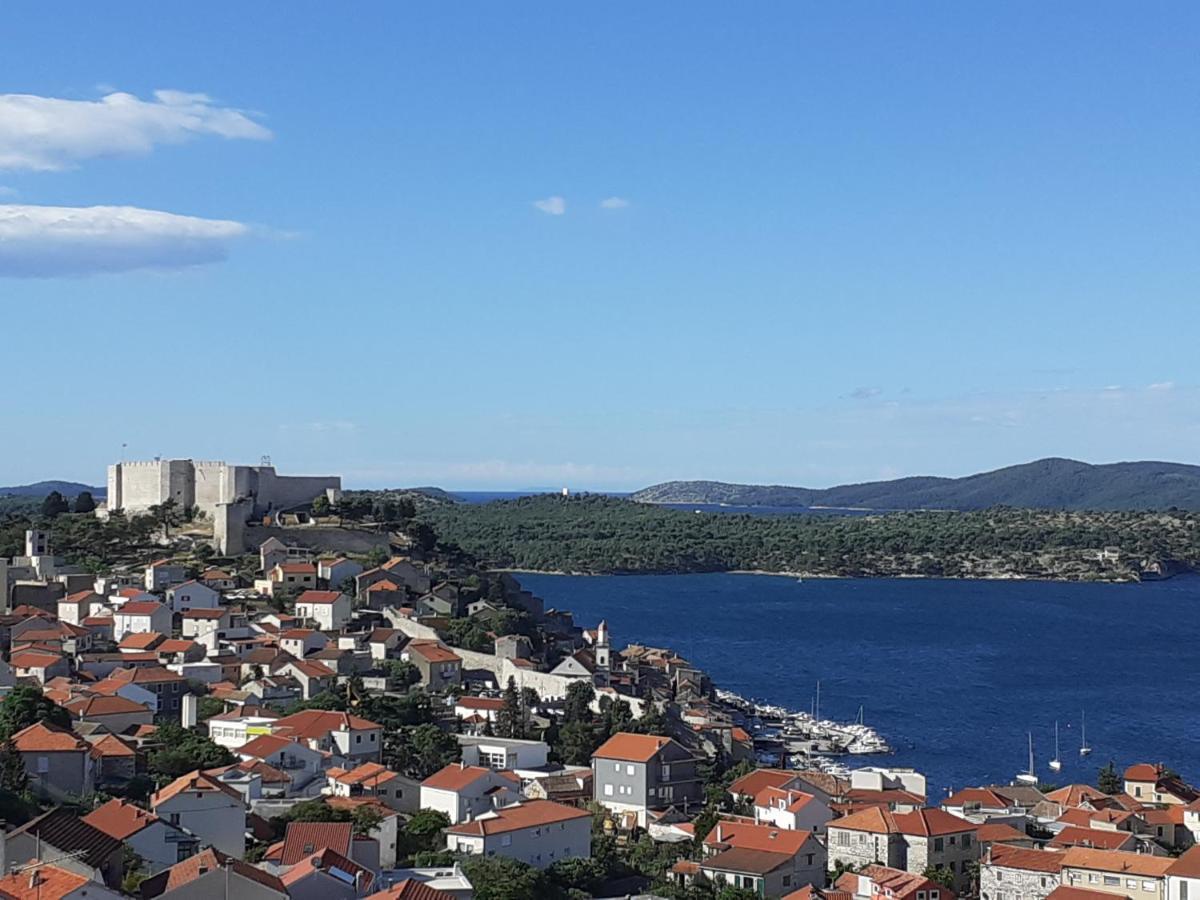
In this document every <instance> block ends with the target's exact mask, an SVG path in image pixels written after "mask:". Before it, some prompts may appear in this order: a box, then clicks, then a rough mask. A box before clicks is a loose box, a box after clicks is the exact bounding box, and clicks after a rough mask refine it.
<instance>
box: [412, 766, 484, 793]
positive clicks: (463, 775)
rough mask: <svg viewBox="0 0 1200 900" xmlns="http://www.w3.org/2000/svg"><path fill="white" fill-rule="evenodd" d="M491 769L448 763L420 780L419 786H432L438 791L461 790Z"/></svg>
mask: <svg viewBox="0 0 1200 900" xmlns="http://www.w3.org/2000/svg"><path fill="white" fill-rule="evenodd" d="M491 771H492V770H491V769H485V768H483V767H482V766H465V765H463V764H461V763H450V765H448V766H446V767H445V768H442V769H439V770H438V771H436V772H434V773H433V774H432V775H430V776H429V777H428V778H426V779H425V780H424V781H422V782H421V787H427V788H433V789H435V790H439V791H461V790H462V789H463V788H465V787H467V786H468V785H471V784H474V783H475V782H476V781H478V780H479V779H480V778H484V777H486V776H487V775H489V774H491Z"/></svg>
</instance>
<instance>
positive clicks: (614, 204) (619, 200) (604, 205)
mask: <svg viewBox="0 0 1200 900" xmlns="http://www.w3.org/2000/svg"><path fill="white" fill-rule="evenodd" d="M628 205H629V201H628V200H626V199H625V198H624V197H605V198H604V199H603V200H601V201H600V208H601V209H624V208H625V207H627V206H628Z"/></svg>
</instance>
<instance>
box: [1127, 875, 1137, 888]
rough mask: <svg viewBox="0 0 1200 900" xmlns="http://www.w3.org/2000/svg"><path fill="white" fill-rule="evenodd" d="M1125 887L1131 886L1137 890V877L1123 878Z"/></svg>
mask: <svg viewBox="0 0 1200 900" xmlns="http://www.w3.org/2000/svg"><path fill="white" fill-rule="evenodd" d="M1125 887H1127V888H1133V889H1134V890H1137V879H1136V878H1126V879H1125Z"/></svg>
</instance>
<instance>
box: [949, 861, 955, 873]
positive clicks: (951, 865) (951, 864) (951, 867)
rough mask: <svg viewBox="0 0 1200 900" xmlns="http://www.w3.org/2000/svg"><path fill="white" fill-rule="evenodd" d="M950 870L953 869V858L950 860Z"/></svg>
mask: <svg viewBox="0 0 1200 900" xmlns="http://www.w3.org/2000/svg"><path fill="white" fill-rule="evenodd" d="M950 871H951V872H953V871H954V861H953V860H951V861H950Z"/></svg>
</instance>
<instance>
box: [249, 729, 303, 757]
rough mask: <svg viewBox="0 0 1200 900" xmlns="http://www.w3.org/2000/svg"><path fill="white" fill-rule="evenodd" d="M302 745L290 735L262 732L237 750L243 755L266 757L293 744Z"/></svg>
mask: <svg viewBox="0 0 1200 900" xmlns="http://www.w3.org/2000/svg"><path fill="white" fill-rule="evenodd" d="M293 745H294V746H297V747H298V746H300V745H299V744H297V743H296V742H295V741H294V740H292V739H291V738H290V737H283V736H282V735H278V734H260V735H259V736H258V737H256V738H254V739H253V740H250V741H247V742H246V743H244V744H242V746H241V747H239V748H238V750H237V752H238V753H240V754H242V755H243V756H253V757H257V758H258V759H266V758H267V757H268V756H270V755H272V754H273V753H278V752H279V751H280V750H284V749H286V748H287V747H291V746H293Z"/></svg>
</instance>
